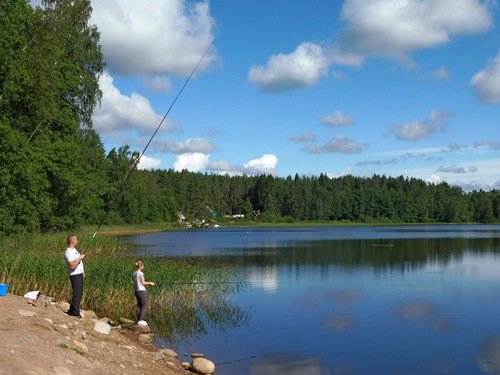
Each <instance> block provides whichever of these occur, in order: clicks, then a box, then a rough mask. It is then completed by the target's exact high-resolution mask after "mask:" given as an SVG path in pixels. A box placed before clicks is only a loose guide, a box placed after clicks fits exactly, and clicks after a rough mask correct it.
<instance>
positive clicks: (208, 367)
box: [191, 358, 215, 375]
mask: <svg viewBox="0 0 500 375" xmlns="http://www.w3.org/2000/svg"><path fill="white" fill-rule="evenodd" d="M191 368H192V370H193V371H195V372H197V373H198V374H202V375H210V374H213V373H214V372H215V364H214V363H213V362H212V361H209V360H208V359H206V358H195V359H193V362H191Z"/></svg>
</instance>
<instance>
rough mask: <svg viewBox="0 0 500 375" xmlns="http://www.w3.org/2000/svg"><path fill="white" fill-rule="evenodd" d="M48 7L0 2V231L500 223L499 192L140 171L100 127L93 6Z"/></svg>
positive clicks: (132, 155) (392, 182)
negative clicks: (227, 221)
mask: <svg viewBox="0 0 500 375" xmlns="http://www.w3.org/2000/svg"><path fill="white" fill-rule="evenodd" d="M42 5H43V8H33V7H32V6H31V5H30V4H29V2H27V1H26V0H2V1H1V2H0V149H1V153H0V234H11V233H35V232H48V231H54V230H64V229H69V228H76V227H78V226H81V225H84V224H97V223H100V222H101V221H103V220H104V221H105V222H106V223H110V224H111V223H114V224H116V223H144V222H175V221H177V220H178V218H179V216H178V215H179V213H182V214H183V215H185V216H186V219H187V220H189V221H193V220H195V219H205V220H218V219H220V218H221V217H224V216H227V215H229V216H232V215H244V216H245V218H246V219H252V220H256V221H264V222H292V221H320V220H321V221H355V222H368V223H369V222H404V223H430V222H443V223H451V222H456V223H462V222H477V223H489V222H500V209H499V202H500V193H499V192H498V191H489V192H484V191H475V192H471V193H464V192H463V191H462V190H461V189H460V188H458V187H452V186H449V185H447V184H446V183H441V184H438V185H430V184H426V183H425V182H423V181H421V180H417V179H406V178H403V177H399V178H390V177H384V176H373V177H371V178H359V177H353V176H344V177H339V178H334V179H330V178H328V177H327V176H326V175H320V176H318V177H304V176H298V175H296V176H293V177H292V176H289V177H287V178H277V177H273V176H270V175H261V176H234V177H229V176H221V175H211V174H201V173H191V172H188V171H182V172H175V171H172V170H155V171H143V170H135V171H134V169H135V167H136V164H137V161H138V156H139V153H138V152H136V151H132V150H130V149H129V147H128V146H126V145H124V146H122V147H119V148H117V149H113V150H111V151H110V152H109V153H107V154H106V152H105V150H104V147H103V144H102V142H101V139H100V137H99V135H98V134H97V133H96V132H95V131H94V130H93V128H92V113H93V111H94V108H95V107H96V106H97V105H98V104H99V102H100V99H101V92H100V90H99V77H100V75H101V74H102V73H103V66H104V62H103V57H102V53H101V49H100V45H99V31H98V30H97V28H96V27H95V26H92V25H90V24H89V19H90V16H91V12H92V9H91V6H90V1H89V0H44V1H42ZM131 171H133V172H132V173H130V174H129V172H131ZM128 177H130V178H128ZM125 182H126V183H125Z"/></svg>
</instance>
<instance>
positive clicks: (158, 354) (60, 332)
mask: <svg viewBox="0 0 500 375" xmlns="http://www.w3.org/2000/svg"><path fill="white" fill-rule="evenodd" d="M85 315H86V316H85V317H84V319H78V318H74V317H70V316H68V315H66V314H65V313H64V312H63V311H62V310H60V309H58V308H57V307H55V306H54V305H52V304H50V303H45V302H42V301H40V300H37V301H33V300H29V299H26V298H24V297H19V296H13V295H11V294H7V295H6V296H2V297H0V374H1V375H3V374H8V375H11V374H30V375H35V374H36V375H52V374H54V375H79V374H106V375H111V374H127V375H136V374H165V375H181V374H183V375H184V374H187V373H188V372H187V371H186V370H184V369H183V368H182V366H181V364H180V362H179V360H178V359H177V358H175V357H173V356H171V354H170V353H169V352H168V351H163V350H158V349H156V348H155V347H154V346H153V345H152V344H148V343H143V342H142V341H140V340H143V339H144V338H147V335H144V334H143V335H142V337H140V334H139V333H138V332H134V331H131V330H128V329H121V328H112V329H111V331H110V332H109V334H104V333H99V332H97V331H96V330H95V329H94V327H95V324H96V321H97V318H96V317H94V318H93V319H92V318H91V315H92V313H91V312H89V313H87V314H85ZM146 341H147V340H146Z"/></svg>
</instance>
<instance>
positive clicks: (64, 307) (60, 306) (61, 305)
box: [56, 301, 69, 312]
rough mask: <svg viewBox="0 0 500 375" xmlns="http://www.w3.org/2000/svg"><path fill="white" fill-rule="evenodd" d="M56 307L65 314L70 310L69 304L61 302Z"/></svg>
mask: <svg viewBox="0 0 500 375" xmlns="http://www.w3.org/2000/svg"><path fill="white" fill-rule="evenodd" d="M56 307H57V308H58V309H59V310H61V311H63V312H68V310H69V303H68V302H64V301H59V302H56Z"/></svg>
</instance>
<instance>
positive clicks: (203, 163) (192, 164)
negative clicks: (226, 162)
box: [174, 152, 209, 172]
mask: <svg viewBox="0 0 500 375" xmlns="http://www.w3.org/2000/svg"><path fill="white" fill-rule="evenodd" d="M208 159H209V155H205V154H202V153H201V152H193V153H186V154H180V155H177V158H176V160H175V163H174V169H175V170H176V171H182V170H184V169H186V170H188V171H190V172H200V171H203V170H205V168H206V167H207V165H208Z"/></svg>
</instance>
